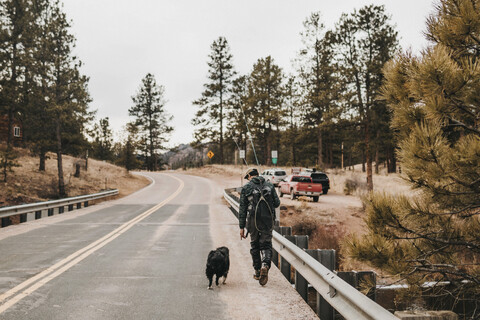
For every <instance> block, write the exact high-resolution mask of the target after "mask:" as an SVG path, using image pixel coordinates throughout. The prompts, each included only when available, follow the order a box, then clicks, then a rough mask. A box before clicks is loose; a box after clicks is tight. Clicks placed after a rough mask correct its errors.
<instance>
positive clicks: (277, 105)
mask: <svg viewBox="0 0 480 320" xmlns="http://www.w3.org/2000/svg"><path fill="white" fill-rule="evenodd" d="M282 81H283V72H282V69H281V68H280V67H279V66H278V65H276V64H275V63H274V61H273V59H272V57H271V56H268V57H266V58H261V59H258V60H257V62H256V63H255V64H254V66H253V70H252V72H251V74H250V81H249V87H248V108H247V112H248V117H249V118H251V123H252V127H251V128H250V130H251V131H252V132H253V134H254V136H255V138H256V142H257V143H259V145H260V148H259V149H260V150H259V153H261V160H260V162H261V163H264V164H266V165H271V164H272V161H271V157H270V155H271V151H272V150H273V149H272V146H275V148H277V150H278V148H279V146H280V135H279V128H280V126H282V125H283V119H284V116H283V115H284V109H283V108H282V106H283V98H284V96H283V87H282ZM275 131H276V135H274V133H275Z"/></svg>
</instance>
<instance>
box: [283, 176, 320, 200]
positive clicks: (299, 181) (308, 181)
mask: <svg viewBox="0 0 480 320" xmlns="http://www.w3.org/2000/svg"><path fill="white" fill-rule="evenodd" d="M278 187H279V189H280V191H279V193H280V197H282V196H283V195H284V194H289V195H290V199H292V200H293V199H295V198H296V197H297V196H307V197H312V199H313V201H314V202H318V197H319V196H320V195H321V194H322V193H323V191H322V185H321V184H320V183H313V181H312V178H311V177H308V176H299V175H291V176H288V177H286V178H285V179H283V180H282V181H280V183H279V184H278Z"/></svg>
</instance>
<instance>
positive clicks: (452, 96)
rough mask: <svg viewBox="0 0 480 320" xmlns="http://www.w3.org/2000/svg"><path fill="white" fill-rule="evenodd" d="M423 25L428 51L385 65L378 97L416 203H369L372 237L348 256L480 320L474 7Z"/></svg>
mask: <svg viewBox="0 0 480 320" xmlns="http://www.w3.org/2000/svg"><path fill="white" fill-rule="evenodd" d="M427 25H428V31H427V36H428V39H430V40H431V41H432V42H433V45H432V46H431V47H430V48H428V49H427V50H425V51H424V52H423V53H422V54H421V56H419V57H414V56H412V55H411V54H409V53H406V54H402V55H400V56H398V57H397V58H396V59H395V60H394V61H392V62H390V63H389V64H388V65H387V67H386V68H385V77H386V83H385V85H384V87H383V95H384V97H385V99H386V100H387V101H388V104H389V107H390V108H391V109H392V111H393V123H392V124H393V126H394V128H395V129H397V130H398V139H399V160H400V161H401V164H402V169H403V170H404V173H405V175H406V177H407V180H408V181H409V182H410V183H411V185H412V187H414V188H417V189H419V190H420V192H419V194H418V195H417V196H415V197H413V198H408V197H406V196H395V197H394V196H387V195H381V194H374V195H372V196H371V197H370V199H369V200H368V203H367V204H368V206H367V218H366V222H367V226H368V229H369V233H368V234H367V235H366V236H364V237H362V238H354V239H352V241H351V242H350V243H349V245H348V248H349V251H350V253H351V254H352V255H353V257H355V258H357V259H359V260H363V261H368V262H370V263H371V264H372V265H373V266H375V267H378V268H381V269H384V270H386V271H387V272H388V273H390V274H392V275H396V276H399V277H401V278H403V279H406V280H407V281H408V283H409V284H410V288H411V289H412V292H414V293H415V291H416V290H421V286H422V284H423V283H424V282H425V281H432V283H434V284H436V285H434V286H433V287H432V288H431V290H430V292H429V295H433V296H436V297H437V299H436V301H437V302H438V303H439V307H442V306H440V304H442V303H445V300H446V298H448V297H452V298H453V300H454V305H455V304H457V305H461V304H462V303H464V302H465V301H468V300H470V302H471V303H472V304H473V305H474V306H473V308H472V311H471V312H472V313H470V314H466V315H465V317H469V318H471V319H474V318H475V319H477V318H478V316H479V315H480V311H478V310H480V309H479V305H478V304H479V300H478V296H479V295H480V265H479V263H478V261H479V259H480V223H479V217H480V121H479V119H480V107H479V101H480V67H479V64H478V63H479V57H480V40H479V39H480V3H478V2H477V1H471V0H442V1H440V3H439V5H438V6H437V8H436V13H435V14H434V15H432V16H431V17H430V18H429V19H428V21H427ZM445 282H446V283H449V284H450V285H444V283H445ZM450 307H452V306H450ZM443 308H445V306H443ZM447 308H448V306H447ZM459 309H461V308H459ZM459 311H460V310H459ZM459 313H463V311H460V312H459Z"/></svg>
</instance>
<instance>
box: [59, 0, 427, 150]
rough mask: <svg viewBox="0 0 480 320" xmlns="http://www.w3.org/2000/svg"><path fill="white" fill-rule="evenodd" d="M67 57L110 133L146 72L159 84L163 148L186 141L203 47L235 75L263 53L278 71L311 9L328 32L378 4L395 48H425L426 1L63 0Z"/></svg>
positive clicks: (288, 66)
mask: <svg viewBox="0 0 480 320" xmlns="http://www.w3.org/2000/svg"><path fill="white" fill-rule="evenodd" d="M63 2H64V6H65V11H66V13H67V16H68V18H69V19H71V20H73V26H72V30H71V31H72V33H73V34H74V35H75V36H76V38H77V48H76V49H75V53H76V54H77V55H78V57H79V58H80V59H81V60H82V61H83V63H84V66H83V73H84V74H85V75H87V76H89V77H90V83H89V90H90V94H91V96H92V98H93V102H92V103H91V108H92V109H97V110H98V113H97V118H103V117H109V118H110V124H111V126H112V128H113V130H114V131H115V133H118V132H120V130H121V128H122V127H123V126H124V125H125V124H126V123H127V122H128V121H131V120H132V119H131V118H129V116H128V109H129V108H130V107H131V106H132V100H131V96H132V95H134V94H135V93H136V92H137V90H138V88H139V86H140V81H141V79H142V78H143V77H144V76H145V75H146V74H147V73H149V72H150V73H152V74H154V75H155V77H156V79H157V83H159V84H162V85H163V86H165V97H166V99H167V100H168V103H167V104H166V110H167V111H168V112H169V113H170V114H172V115H173V116H174V120H173V123H172V125H173V126H174V127H175V131H174V132H173V134H172V136H171V139H170V143H169V146H170V147H171V146H174V145H177V144H179V143H189V142H191V141H192V140H193V127H192V125H191V124H190V121H191V119H192V117H193V116H194V113H195V111H196V107H195V106H193V105H192V101H193V100H195V99H198V98H199V97H200V95H201V92H202V91H203V84H204V83H205V82H206V81H207V70H208V66H207V60H208V54H209V53H210V45H211V43H212V42H213V40H215V39H217V38H218V37H219V36H224V37H226V39H227V41H228V42H229V44H230V48H231V53H232V54H233V64H234V66H235V69H236V71H237V72H238V73H240V74H247V73H249V72H250V71H251V69H252V67H253V64H254V63H255V62H256V61H257V59H259V58H263V57H266V56H268V55H271V56H272V57H273V58H274V60H275V62H276V63H277V64H278V65H279V66H280V67H282V68H283V70H284V71H286V72H292V73H293V72H294V70H293V68H292V63H291V61H292V60H293V59H294V58H295V57H296V55H297V52H298V51H299V50H300V49H301V47H302V45H301V39H300V35H299V33H300V32H301V31H302V30H303V25H302V23H303V21H304V20H305V18H306V17H308V16H309V15H310V14H311V13H312V12H314V11H320V12H321V13H322V19H323V21H324V22H325V25H326V27H327V28H333V27H334V25H335V23H336V22H337V21H338V19H339V17H340V15H341V14H342V12H345V13H350V12H352V11H353V9H354V8H356V9H358V8H360V7H362V6H364V5H369V4H375V5H381V4H384V5H385V7H386V11H387V13H388V14H389V15H391V17H392V22H393V23H394V24H396V26H397V31H398V32H399V36H400V44H401V46H402V48H403V49H406V48H411V49H412V51H413V52H414V53H418V52H419V51H420V50H422V49H423V48H425V47H426V45H427V41H426V40H425V38H424V36H423V34H422V32H423V31H425V20H426V17H427V16H428V15H429V14H431V13H432V12H433V3H434V2H433V1H432V0H402V1H399V0H369V1H365V0H336V1H332V0H316V1H314V0H296V1H293V0H291V1H287V0H256V1H253V0H235V1H234V0H201V1H200V0H135V1H134V0H63Z"/></svg>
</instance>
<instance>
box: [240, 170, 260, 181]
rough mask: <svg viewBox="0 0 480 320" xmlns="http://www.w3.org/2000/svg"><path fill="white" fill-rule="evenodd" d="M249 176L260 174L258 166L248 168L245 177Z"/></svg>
mask: <svg viewBox="0 0 480 320" xmlns="http://www.w3.org/2000/svg"><path fill="white" fill-rule="evenodd" d="M248 176H258V170H257V168H248V169H247V171H245V176H244V177H243V179H248Z"/></svg>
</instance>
